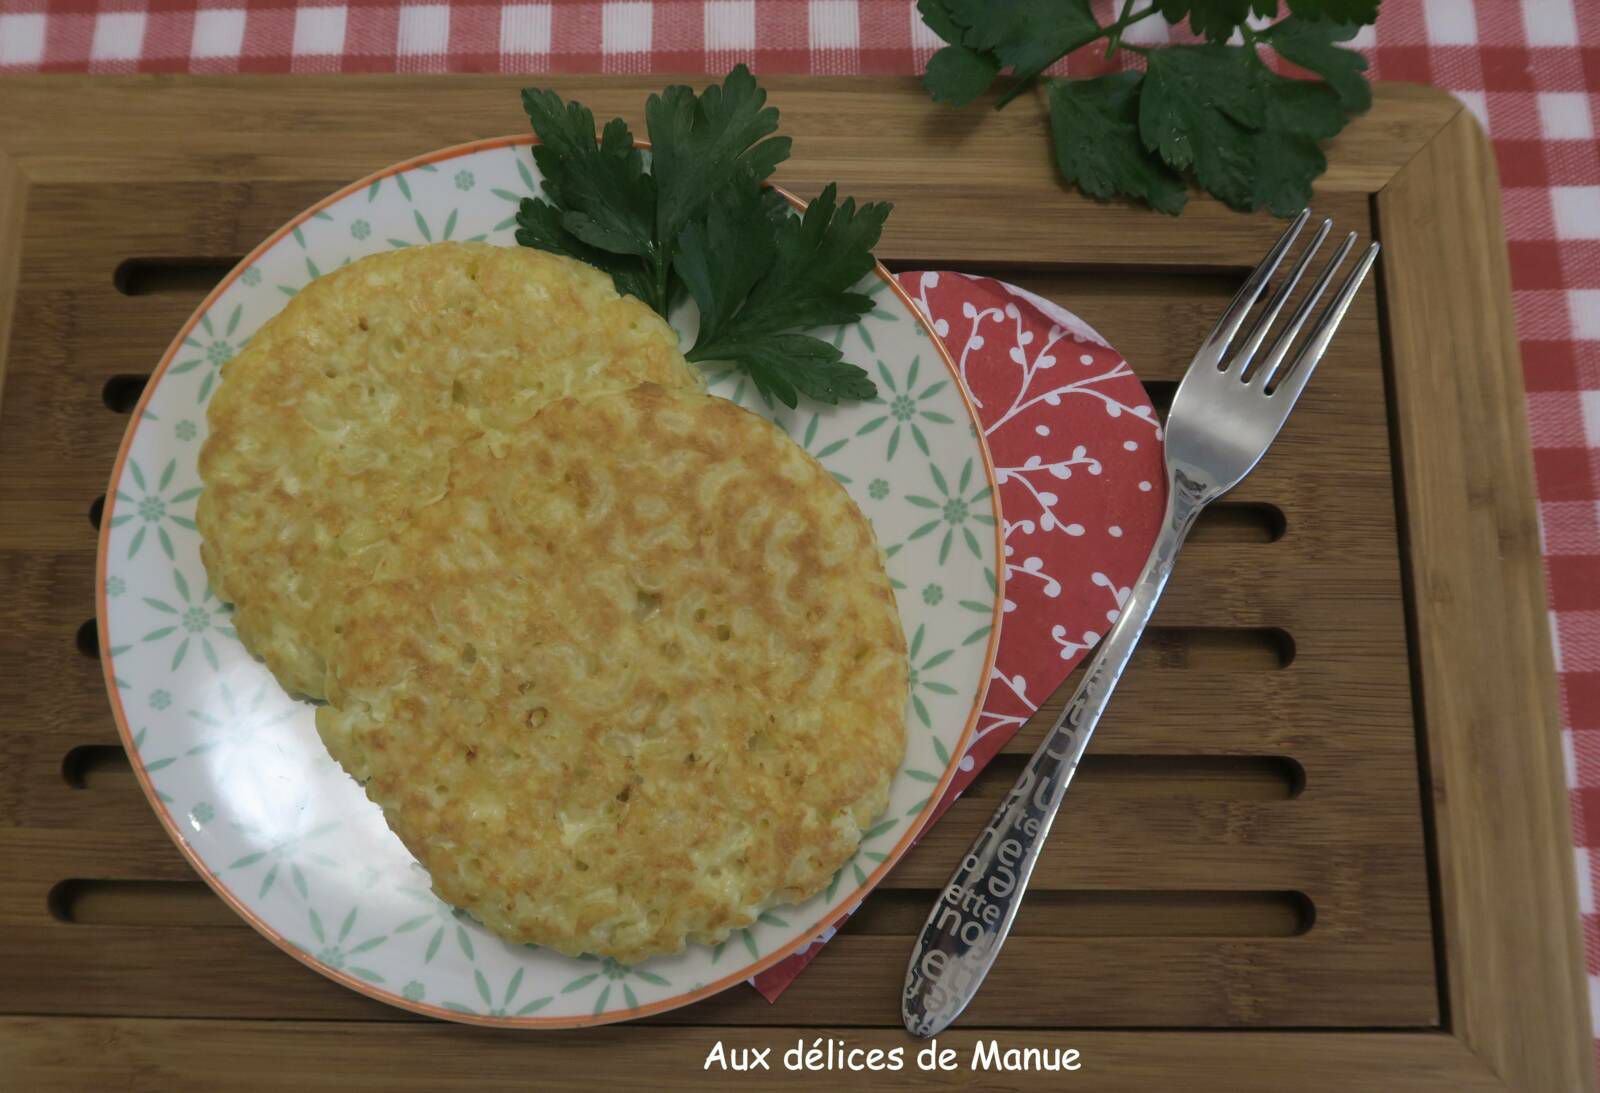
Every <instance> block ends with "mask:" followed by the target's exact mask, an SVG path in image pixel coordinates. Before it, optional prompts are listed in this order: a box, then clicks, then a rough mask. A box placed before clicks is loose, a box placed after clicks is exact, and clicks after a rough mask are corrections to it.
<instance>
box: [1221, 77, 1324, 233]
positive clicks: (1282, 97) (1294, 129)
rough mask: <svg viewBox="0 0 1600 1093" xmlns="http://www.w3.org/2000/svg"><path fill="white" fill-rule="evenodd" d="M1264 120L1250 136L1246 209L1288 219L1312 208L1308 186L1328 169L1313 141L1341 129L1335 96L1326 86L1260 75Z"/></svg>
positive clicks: (1316, 144) (1315, 142) (1322, 138)
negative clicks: (1250, 174)
mask: <svg viewBox="0 0 1600 1093" xmlns="http://www.w3.org/2000/svg"><path fill="white" fill-rule="evenodd" d="M1261 99H1262V103H1263V118H1262V128H1261V131H1260V132H1258V133H1256V134H1255V135H1254V137H1253V141H1252V143H1253V148H1252V152H1253V162H1254V168H1255V169H1254V179H1253V182H1252V185H1251V191H1250V202H1249V205H1248V206H1245V207H1248V208H1256V207H1259V206H1266V207H1267V208H1268V209H1270V210H1272V212H1273V213H1274V214H1276V215H1278V216H1293V215H1294V214H1295V213H1297V212H1299V211H1300V210H1301V209H1303V208H1305V207H1306V206H1307V205H1309V204H1310V203H1311V182H1312V180H1313V179H1315V178H1316V177H1317V176H1318V175H1320V174H1322V172H1323V171H1325V170H1327V167H1328V160H1327V157H1325V156H1324V155H1323V154H1322V149H1321V148H1320V147H1318V143H1317V142H1318V141H1321V140H1326V139H1327V138H1329V137H1332V136H1334V135H1335V134H1337V133H1338V132H1339V130H1341V129H1343V128H1344V109H1343V107H1341V106H1340V105H1339V96H1338V95H1337V94H1336V93H1335V92H1334V90H1333V89H1332V88H1330V87H1329V86H1328V85H1327V84H1322V83H1310V82H1308V81H1305V80H1289V79H1285V78H1283V77H1282V76H1276V75H1273V74H1272V73H1270V72H1269V73H1265V74H1263V77H1262V82H1261Z"/></svg>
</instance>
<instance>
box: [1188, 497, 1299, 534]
mask: <svg viewBox="0 0 1600 1093" xmlns="http://www.w3.org/2000/svg"><path fill="white" fill-rule="evenodd" d="M1288 529H1289V521H1288V519H1287V518H1286V517H1285V516H1284V515H1283V510H1282V509H1280V508H1279V507H1278V506H1277V505H1268V504H1265V503H1262V502H1258V501H1218V502H1216V503H1215V504H1213V505H1210V506H1208V507H1207V508H1206V510H1205V511H1204V512H1202V513H1201V514H1200V519H1199V520H1198V521H1197V522H1196V523H1195V525H1194V530H1193V531H1191V532H1190V533H1189V541H1190V542H1191V543H1276V542H1277V541H1278V540H1279V539H1282V538H1283V534H1284V532H1285V531H1287V530H1288Z"/></svg>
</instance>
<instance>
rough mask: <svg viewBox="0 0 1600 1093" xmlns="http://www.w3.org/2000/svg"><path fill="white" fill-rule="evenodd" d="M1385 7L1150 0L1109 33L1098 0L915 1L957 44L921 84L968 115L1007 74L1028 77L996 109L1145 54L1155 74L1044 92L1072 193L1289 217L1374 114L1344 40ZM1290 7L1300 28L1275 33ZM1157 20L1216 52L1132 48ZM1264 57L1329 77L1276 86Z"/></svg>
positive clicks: (1121, 11) (1289, 21)
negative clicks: (1202, 197)
mask: <svg viewBox="0 0 1600 1093" xmlns="http://www.w3.org/2000/svg"><path fill="white" fill-rule="evenodd" d="M1379 3H1380V0H1283V4H1281V5H1280V3H1279V0H1150V3H1149V4H1147V5H1146V6H1144V7H1143V8H1141V9H1140V10H1138V11H1135V10H1133V9H1134V5H1133V4H1131V3H1124V4H1121V5H1120V6H1117V12H1118V14H1117V18H1116V20H1115V21H1114V22H1111V23H1108V24H1106V25H1105V26H1103V27H1102V26H1100V25H1099V24H1098V23H1097V22H1096V21H1095V18H1094V15H1093V12H1092V11H1091V10H1090V7H1089V3H1088V0H998V2H986V0H918V4H917V10H918V11H920V12H921V13H922V18H923V21H924V22H925V23H926V24H927V25H928V27H929V29H930V30H932V31H933V32H934V33H935V34H937V35H938V36H939V37H940V38H942V39H944V40H945V41H946V42H948V43H950V44H949V45H947V46H945V47H944V48H943V49H941V50H939V51H938V52H937V53H935V54H934V55H933V57H932V59H931V60H930V61H929V62H928V70H927V74H926V75H925V76H924V78H923V84H924V86H925V87H926V88H927V89H928V92H929V94H931V95H932V96H933V98H934V99H936V100H938V101H941V102H948V103H951V104H952V105H956V106H961V105H965V104H966V103H969V102H971V101H972V100H973V99H976V98H977V97H978V96H979V95H981V94H983V93H984V92H985V91H986V90H988V88H989V87H990V85H992V84H993V83H994V81H995V79H996V78H997V76H998V75H999V74H1000V73H1001V72H1002V71H1004V70H1006V69H1010V70H1011V72H1012V73H1013V74H1014V75H1015V76H1016V78H1017V81H1016V84H1015V86H1013V87H1012V88H1011V89H1010V91H1009V92H1007V94H1005V95H1003V96H1002V97H1001V98H1000V100H999V102H998V103H997V105H998V106H1004V105H1005V104H1006V102H1007V101H1008V100H1009V99H1010V97H1011V96H1013V95H1015V94H1016V93H1017V92H1018V91H1019V90H1021V89H1022V88H1024V87H1026V86H1027V85H1028V84H1029V83H1030V82H1031V81H1032V80H1034V79H1035V78H1036V77H1037V76H1038V75H1039V74H1040V73H1042V72H1043V71H1044V70H1045V69H1046V68H1048V67H1049V66H1050V65H1051V64H1053V63H1054V62H1056V61H1058V60H1060V59H1061V58H1062V57H1063V56H1065V55H1066V54H1067V53H1069V52H1071V51H1072V50H1074V49H1077V48H1078V47H1080V46H1083V45H1086V44H1088V43H1089V42H1093V41H1096V40H1098V39H1102V38H1104V39H1108V41H1109V44H1108V45H1107V47H1106V56H1107V57H1108V58H1109V57H1112V56H1114V55H1115V54H1116V53H1117V51H1118V50H1123V49H1126V50H1128V51H1130V52H1134V53H1138V54H1139V55H1141V56H1142V57H1144V59H1145V72H1144V73H1143V74H1142V75H1141V74H1139V73H1137V72H1129V73H1122V74H1118V75H1113V76H1105V77H1100V78H1098V79H1069V80H1054V81H1051V82H1050V85H1049V87H1048V88H1047V90H1046V99H1047V102H1048V104H1049V108H1050V132H1051V135H1052V138H1053V140H1054V143H1055V155H1056V164H1057V166H1058V167H1059V168H1060V170H1061V175H1062V177H1063V178H1064V179H1065V180H1066V181H1067V182H1069V183H1072V184H1075V185H1076V186H1078V187H1079V188H1080V189H1081V190H1083V191H1084V192H1085V193H1086V194H1089V195H1090V196H1091V197H1096V198H1100V199H1102V200H1103V199H1106V198H1109V197H1112V196H1114V195H1117V194H1121V195H1125V196H1128V197H1133V198H1137V199H1139V200H1141V201H1144V202H1145V203H1147V204H1148V205H1150V206H1151V207H1153V208H1156V209H1159V210H1161V211H1163V212H1169V213H1176V212H1178V211H1179V210H1180V209H1182V207H1183V205H1184V201H1185V192H1184V176H1191V177H1193V179H1194V180H1195V181H1197V182H1199V183H1200V185H1201V186H1202V187H1204V188H1205V189H1206V190H1207V191H1209V192H1210V193H1211V194H1213V195H1214V196H1216V197H1218V198H1220V199H1221V200H1222V201H1224V202H1226V203H1227V204H1228V205H1230V206H1232V207H1233V208H1236V209H1242V210H1249V209H1257V208H1261V207H1263V206H1265V207H1266V208H1269V209H1271V210H1273V211H1274V212H1277V213H1280V214H1288V213H1292V212H1293V211H1295V209H1297V208H1298V207H1299V205H1301V204H1304V203H1305V201H1306V200H1308V199H1309V197H1310V194H1311V183H1312V182H1313V181H1314V180H1315V179H1316V177H1317V176H1318V175H1320V174H1321V173H1322V172H1323V171H1324V170H1325V169H1326V168H1327V160H1326V158H1325V157H1324V156H1323V154H1322V150H1321V148H1320V147H1319V144H1318V142H1319V141H1322V140H1326V139H1328V138H1329V137H1332V136H1334V135H1335V134H1337V133H1338V132H1339V131H1340V130H1341V129H1342V128H1343V127H1344V125H1345V122H1346V120H1347V116H1348V115H1349V114H1351V113H1359V112H1361V111H1363V110H1366V109H1367V108H1368V107H1369V106H1371V104H1372V90H1371V88H1369V87H1368V86H1367V81H1366V78H1365V76H1364V75H1363V73H1364V72H1365V70H1366V67H1367V65H1366V61H1365V59H1364V58H1362V57H1361V55H1360V54H1358V53H1356V52H1355V51H1353V50H1350V49H1346V48H1344V47H1343V46H1342V45H1341V43H1344V42H1348V41H1349V40H1350V39H1351V38H1352V37H1354V35H1355V29H1356V25H1357V24H1367V23H1371V22H1372V21H1373V20H1374V19H1376V18H1377V15H1378V5H1379ZM1280 7H1287V9H1288V11H1289V13H1290V14H1289V16H1288V17H1287V18H1285V19H1283V20H1281V21H1280V22H1278V23H1276V24H1273V25H1268V26H1263V25H1262V23H1261V22H1260V21H1261V20H1263V19H1268V20H1270V19H1274V18H1276V17H1277V15H1278V13H1279V10H1280ZM1156 15H1160V16H1161V17H1163V18H1165V19H1166V20H1167V22H1169V23H1178V22H1181V21H1183V20H1185V19H1187V20H1188V22H1189V26H1190V29H1191V30H1193V31H1194V32H1195V33H1196V34H1198V35H1200V36H1201V37H1203V38H1206V39H1208V41H1207V42H1206V44H1203V45H1186V44H1185V45H1168V46H1154V47H1152V46H1141V45H1135V44H1132V43H1130V42H1128V41H1127V40H1126V37H1125V32H1126V31H1127V30H1128V28H1130V27H1132V26H1133V25H1134V24H1135V23H1138V22H1140V21H1141V20H1144V19H1146V18H1150V17H1153V16H1156ZM1251 20H1254V22H1253V23H1252V22H1251ZM1235 35H1237V38H1236V37H1235ZM1235 41H1236V42H1237V43H1238V44H1233V45H1230V44H1228V43H1229V42H1235ZM1262 45H1266V46H1270V47H1272V48H1273V49H1275V50H1276V51H1277V53H1278V54H1279V55H1280V56H1281V57H1282V58H1283V59H1284V60H1285V61H1287V62H1288V63H1290V64H1292V65H1297V66H1299V67H1300V68H1303V69H1305V70H1307V71H1308V72H1311V73H1315V74H1316V75H1318V76H1320V77H1321V78H1322V79H1321V81H1320V82H1319V81H1285V80H1284V79H1283V78H1281V77H1279V76H1277V75H1275V74H1274V73H1273V72H1272V71H1271V70H1270V69H1268V68H1267V67H1266V65H1265V64H1263V63H1262V61H1261V58H1260V56H1259V54H1258V52H1257V50H1258V48H1259V47H1260V46H1262ZM1297 203H1298V204H1297Z"/></svg>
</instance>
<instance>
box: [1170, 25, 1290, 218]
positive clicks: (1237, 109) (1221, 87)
mask: <svg viewBox="0 0 1600 1093" xmlns="http://www.w3.org/2000/svg"><path fill="white" fill-rule="evenodd" d="M1263 72H1265V69H1263V68H1262V67H1261V66H1260V64H1259V63H1258V62H1257V61H1256V58H1255V55H1254V52H1253V51H1252V50H1250V49H1248V48H1246V47H1244V46H1224V45H1215V44H1208V45H1202V46H1170V47H1168V48H1166V49H1160V50H1156V51H1155V52H1153V53H1151V54H1150V59H1149V67H1148V69H1147V71H1146V74H1145V79H1144V90H1143V92H1142V93H1141V94H1140V96H1139V135H1140V137H1141V138H1142V139H1143V140H1144V146H1145V148H1147V149H1148V150H1150V151H1152V152H1155V153H1157V154H1158V155H1160V157H1161V159H1162V161H1163V162H1165V163H1166V164H1167V166H1169V167H1171V168H1173V169H1174V170H1179V171H1182V170H1193V171H1194V176H1195V178H1196V179H1197V180H1198V181H1199V183H1200V185H1202V186H1204V187H1205V188H1206V189H1207V190H1209V191H1210V192H1211V193H1213V194H1215V195H1216V196H1217V197H1219V198H1221V199H1222V200H1223V201H1225V202H1227V203H1228V204H1229V205H1231V206H1233V207H1234V208H1237V209H1248V208H1250V205H1251V195H1252V185H1251V176H1252V168H1253V158H1254V157H1253V154H1252V148H1251V138H1250V134H1251V132H1252V131H1253V130H1256V129H1259V128H1260V127H1261V124H1262V116H1263V107H1262V102H1261V99H1260V97H1259V91H1258V87H1259V84H1260V76H1261V74H1262V73H1263Z"/></svg>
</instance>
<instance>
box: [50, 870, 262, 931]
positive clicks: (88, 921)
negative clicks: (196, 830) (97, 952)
mask: <svg viewBox="0 0 1600 1093" xmlns="http://www.w3.org/2000/svg"><path fill="white" fill-rule="evenodd" d="M45 898H46V903H47V906H48V908H49V911H50V915H51V917H53V918H55V919H56V920H57V921H58V922H67V923H73V924H77V925H84V926H162V927H171V926H225V927H245V921H244V920H243V919H242V918H240V917H239V916H238V915H236V914H234V913H233V911H232V910H230V909H229V907H228V905H227V904H226V903H223V902H222V900H220V899H218V898H217V895H216V893H214V892H213V891H211V889H210V888H207V887H206V886H205V885H204V884H203V883H201V882H200V881H198V880H193V881H187V880H120V879H119V880H85V879H79V878H73V879H70V880H64V881H62V882H61V883H59V884H57V885H56V886H55V887H53V888H51V889H50V892H49V894H48V895H47V896H46V897H45Z"/></svg>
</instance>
